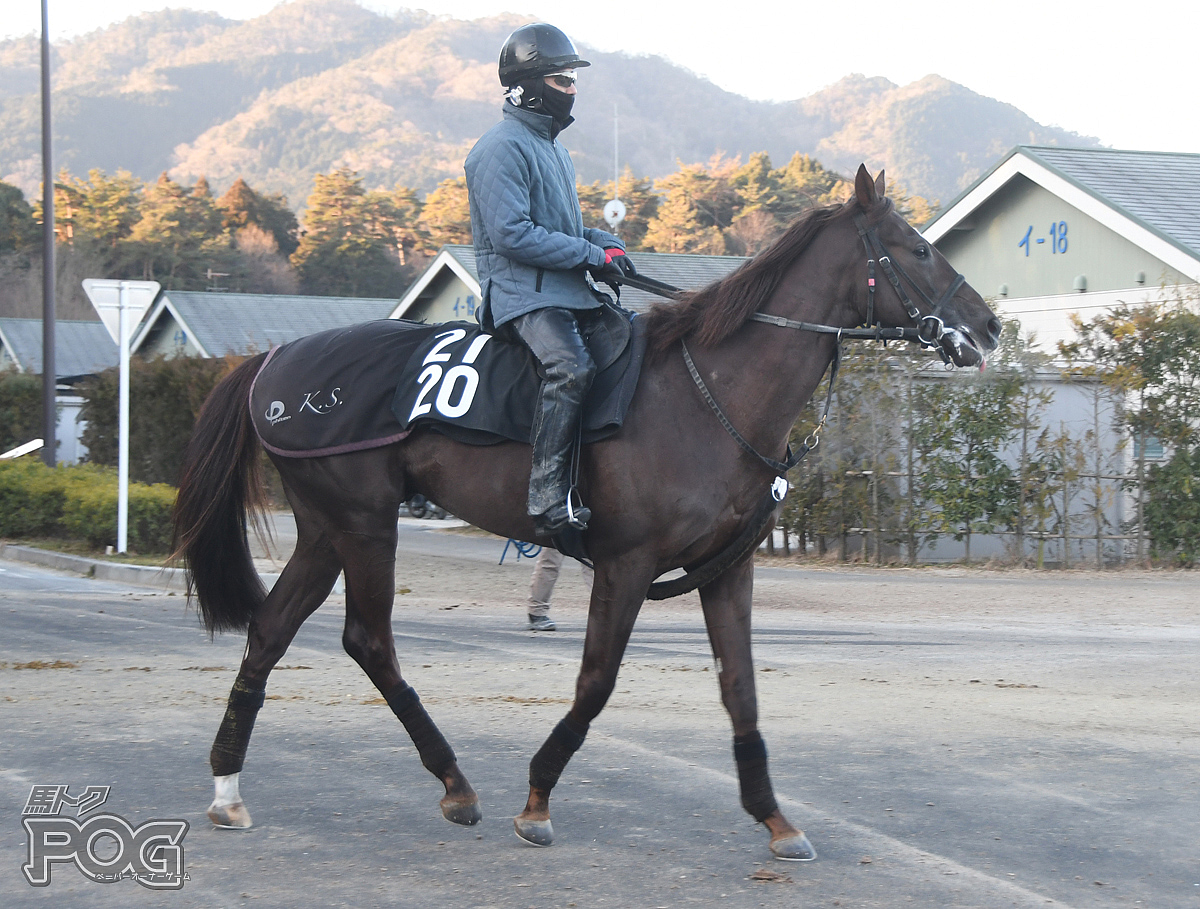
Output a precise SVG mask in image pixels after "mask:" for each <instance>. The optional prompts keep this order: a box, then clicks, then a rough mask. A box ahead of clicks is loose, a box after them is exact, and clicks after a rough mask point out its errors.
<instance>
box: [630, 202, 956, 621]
mask: <svg viewBox="0 0 1200 909" xmlns="http://www.w3.org/2000/svg"><path fill="white" fill-rule="evenodd" d="M854 223H855V227H856V228H857V229H858V234H859V237H861V238H862V241H863V247H864V249H865V250H866V253H867V319H866V324H865V325H863V326H860V327H858V328H843V327H839V326H836V325H823V324H821V323H818V322H801V321H798V320H796V319H787V318H784V317H783V316H776V315H771V314H770V313H763V312H755V313H752V314H751V315H750V320H751V321H754V322H762V323H765V324H767V325H774V326H776V327H777V328H790V329H793V330H795V331H808V332H814V333H816V334H824V335H834V336H836V339H837V340H836V342H835V343H834V348H833V359H832V360H831V361H830V367H829V389H828V391H827V392H826V394H825V406H824V407H823V408H822V410H821V417H820V419H819V420H818V421H817V425H816V426H815V427H814V428H813V430H812V432H810V433H809V434H808V436H806V437H805V439H804V442H803V443H801V445H800V448H799V450H798V451H796V452H793V451H792V447H791V445H790V444H788V446H787V452H786V454H785V457H784V460H782V461H777V460H775V459H774V458H769V457H767V456H766V455H764V454H762V453H761V452H759V451H758V450H757V449H755V448H754V446H753V445H751V444H750V443H749V442H748V441H746V439H745V437H744V436H742V434H741V433H740V432H738V431H737V428H736V427H735V426H734V425H733V423H731V422H730V420H729V418H728V417H727V416H725V412H724V411H723V410H721V405H720V404H718V403H717V400H716V398H714V397H713V395H712V392H710V391H709V390H708V386H707V385H705V384H704V379H703V378H702V377H701V375H700V370H699V369H697V368H696V364H695V362H694V361H693V360H692V355H691V353H690V352H689V351H688V348H687V344H686V343H685V342H684V341H683V340H682V339H681V340H680V342H679V343H680V347H681V348H682V349H683V361H684V363H685V364H686V365H687V370H688V373H689V374H690V375H691V377H692V381H693V382H694V383H695V384H696V388H697V389H699V391H700V394H701V396H702V397H703V398H704V400H705V402H707V404H708V406H709V407H710V408H711V409H712V412H713V413H714V414H715V415H716V417H717V419H718V420H719V421H720V423H721V425H722V426H723V427H724V428H725V431H726V432H727V433H728V434H729V436H730V437H731V438H732V439H733V440H734V442H736V443H737V445H738V447H739V448H741V449H742V450H743V451H745V452H746V453H747V454H750V455H752V456H754V457H755V458H757V459H758V460H759V461H760V462H761V463H763V464H765V465H766V466H767V467H768V468H769V469H770V470H771V471H773V472H774V473H775V475H776V477H777V479H776V480H775V482H774V483H773V484H772V486H771V489H770V491H769V492H768V494H767V495H766V496H764V497H763V500H762V501H761V502H760V503H759V505H758V507H757V508H756V509H755V512H754V514H753V515H752V517H751V519H750V522H749V523H748V524H747V525H746V526H745V527H744V528H743V529H742V532H741V533H740V534H739V535H738V537H737V539H735V540H734V541H733V542H732V543H730V545H728V546H726V547H725V549H723V550H722V551H721V552H720V553H719V554H718V555H717V556H716V557H715V558H713V559H711V560H710V561H708V562H706V563H705V564H703V565H701V566H699V567H698V568H696V570H695V571H689V572H687V573H686V574H684V575H683V576H682V577H679V578H672V579H670V580H667V581H656V582H654V583H653V584H651V585H650V589H649V591H648V592H647V595H646V596H647V598H648V599H651V600H662V599H667V598H668V597H673V596H678V595H679V594H681V593H687V592H688V591H690V590H695V589H697V588H698V587H703V586H704V585H706V584H708V583H710V582H712V581H713V580H715V579H716V578H717V577H719V576H720V575H721V574H722V573H724V572H725V571H726V570H727V569H728V568H729V567H731V566H732V565H734V564H736V563H737V562H738V561H740V560H741V559H742V558H744V557H745V556H746V555H747V554H749V553H750V552H751V551H752V550H753V549H754V548H755V547H756V546H757V545H758V543H759V538H760V536H761V534H762V532H763V530H764V529H765V528H766V527H767V525H768V523H769V522H770V520H771V516H772V515H773V514H774V512H775V509H776V507H777V506H778V504H779V503H780V502H782V501H783V498H784V496H785V495H786V494H787V488H788V484H787V474H788V472H789V471H791V469H792V468H793V467H795V466H796V465H797V464H799V463H800V462H801V461H802V460H803V459H804V458H805V457H806V456H807V455H808V453H809V452H811V451H812V450H813V449H815V448H816V447H817V445H818V444H819V443H820V441H821V430H823V429H824V428H825V424H826V422H827V420H828V418H829V409H830V407H831V405H832V404H833V389H834V386H835V384H836V382H837V374H838V367H839V366H840V365H841V360H842V341H843V340H846V339H851V340H866V341H883V342H887V341H907V342H910V343H913V344H920V345H921V346H922V347H932V348H936V349H937V350H938V351H939V352H940V353H941V356H942V359H943V360H947V359H948V357H947V354H946V351H945V349H944V348H942V346H941V344H940V342H941V340H942V337H943V336H944V335H945V334H946V325H945V322H944V321H943V320H942V318H941V316H940V315H939V313H940V312H941V310H942V308H943V307H944V306H945V305H946V304H947V303H949V301H950V300H951V299H952V298H953V296H954V294H956V293H957V292H958V289H959V288H960V287H962V285H963V283H964V278H963V276H962V275H956V276H955V279H954V281H952V282H951V284H950V286H949V287H948V288H947V289H946V290H945V291H944V292H943V293H942V295H941V296H940V297H939V298H938V299H937V301H936V302H935V301H934V300H932V299H931V298H930V296H929V295H928V294H927V293H925V291H924V290H923V289H922V288H921V286H920V285H919V284H917V283H916V282H915V281H914V280H913V279H912V278H911V277H910V276H909V275H908V274H906V273H905V272H904V270H903V269H902V268H900V266H898V265H896V264H895V263H894V262H893V261H892V258H891V255H890V254H889V253H888V250H887V247H885V246H884V245H883V241H881V240H880V239H879V236H878V234H877V232H876V229H875V228H874V227H868V226H867V224H866V221H865V220H864V219H863V217H862V215H861V214H856V215H855V216H854ZM876 262H878V264H879V265H880V267H882V269H883V272H884V274H885V275H886V276H887V279H888V282H889V283H890V284H891V285H892V288H893V289H894V290H895V292H896V295H897V297H898V298H899V299H900V303H901V305H903V307H904V310H905V312H906V313H907V314H908V317H909V318H910V319H912V320H913V321H914V322H915V323H916V327H915V328H899V327H896V328H885V327H884V326H882V325H880V324H878V323H876V322H875V265H876ZM902 278H903V279H904V281H907V282H908V283H909V284H911V285H912V287H913V289H915V290H916V292H917V293H918V294H920V296H921V298H922V299H924V300H925V302H926V303H928V304H929V306H930V307H931V310H930V312H929V314H928V315H925V316H922V315H921V311H920V310H919V309H917V307H916V304H914V303H913V302H912V299H911V298H910V297H909V296H908V293H907V292H906V291H905V290H904V285H903V283H902V281H901V279H902ZM619 283H621V284H626V285H628V286H630V287H633V288H636V289H638V290H643V291H646V292H647V293H652V294H655V295H657V296H660V297H665V298H667V299H677V298H678V297H679V296H680V295H682V294H683V293H684V291H683V290H682V289H681V288H678V287H675V286H673V285H671V284H667V283H666V282H665V281H659V280H656V279H654V278H649V277H647V276H645V275H624V276H622V277H621V278H620V279H619Z"/></svg>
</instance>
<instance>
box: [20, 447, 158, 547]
mask: <svg viewBox="0 0 1200 909" xmlns="http://www.w3.org/2000/svg"><path fill="white" fill-rule="evenodd" d="M174 505H175V490H174V489H172V488H171V487H170V486H167V485H165V484H162V483H155V484H153V485H149V486H147V485H145V484H142V483H130V484H129V534H128V544H129V549H130V550H132V551H135V552H138V553H141V554H144V555H150V554H153V553H165V552H169V551H170V549H171V510H172V508H173V507H174ZM0 537H8V538H25V537H52V538H60V539H69V540H82V541H84V542H86V543H88V544H89V545H91V546H93V547H95V548H97V549H100V548H102V547H104V546H115V545H116V542H117V474H116V471H114V470H111V469H108V468H104V467H98V466H96V465H91V464H83V465H80V466H78V467H64V466H59V467H54V468H51V467H47V466H46V465H45V464H43V463H42V462H41V461H38V460H36V459H34V458H31V457H24V458H18V459H16V460H14V461H0Z"/></svg>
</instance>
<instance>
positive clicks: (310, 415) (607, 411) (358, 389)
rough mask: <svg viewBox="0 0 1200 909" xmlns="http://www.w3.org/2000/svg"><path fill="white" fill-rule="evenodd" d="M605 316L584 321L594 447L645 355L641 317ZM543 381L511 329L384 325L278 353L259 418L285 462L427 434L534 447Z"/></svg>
mask: <svg viewBox="0 0 1200 909" xmlns="http://www.w3.org/2000/svg"><path fill="white" fill-rule="evenodd" d="M600 313H601V315H600V316H599V317H598V318H594V319H589V320H586V324H584V325H583V326H582V327H583V328H584V332H583V334H584V339H585V341H586V342H587V344H588V349H589V350H590V351H591V352H592V356H593V358H594V359H595V361H596V365H597V375H596V378H595V380H594V381H593V383H592V388H591V391H590V393H589V394H588V397H587V400H586V401H585V402H584V417H583V441H584V443H585V444H586V443H590V442H595V441H599V440H600V439H603V438H605V437H606V436H609V435H611V434H613V433H614V432H616V431H617V430H618V429H619V428H620V427H621V424H622V422H623V421H624V419H625V414H626V412H627V410H628V408H629V403H630V401H632V399H633V393H634V390H635V388H636V386H637V380H638V377H639V375H640V374H641V369H642V362H643V360H644V357H645V352H646V339H645V335H644V332H643V331H642V330H641V327H640V325H639V320H637V319H636V318H633V317H632V316H633V314H632V313H630V312H628V311H626V310H623V309H619V308H617V307H615V306H611V305H606V306H604V307H602V309H601V310H600ZM540 386H541V379H540V378H539V376H538V373H537V364H536V363H535V362H534V359H533V356H532V355H531V354H530V353H529V351H528V349H526V348H525V346H524V345H523V344H521V343H520V342H519V341H516V340H515V339H510V338H509V337H508V336H507V332H504V331H503V330H501V331H500V332H498V333H495V334H488V333H486V332H484V331H482V330H481V329H480V327H479V326H478V325H476V324H475V323H473V322H448V323H445V324H439V325H425V324H423V323H419V322H409V321H405V320H400V319H383V320H379V321H376V322H364V323H361V324H358V325H352V326H349V327H347V328H338V329H331V330H329V331H323V332H319V333H317V334H314V335H309V336H307V337H305V338H300V339H299V340H297V341H292V342H290V343H288V344H284V345H281V346H280V347H276V348H274V349H272V350H271V352H270V354H268V356H267V359H266V360H265V361H264V362H263V365H262V368H261V369H260V370H259V372H258V376H257V377H256V378H255V380H254V386H253V388H252V389H251V391H250V411H251V414H252V417H253V421H254V428H255V430H256V432H257V433H258V436H259V438H260V439H261V440H262V443H263V447H265V448H266V449H267V450H268V451H270V452H272V453H273V454H276V455H279V456H281V457H287V458H315V457H324V456H327V455H334V454H345V453H348V452H352V451H359V450H363V449H368V448H378V447H382V446H384V445H390V444H392V443H394V442H398V441H400V440H401V439H404V438H406V437H407V436H408V435H409V434H410V433H411V432H413V431H414V430H415V429H417V428H418V427H427V428H429V429H432V430H434V431H437V432H441V433H444V434H445V435H447V436H450V437H451V438H454V439H456V440H457V441H460V442H464V443H467V444H471V445H493V444H496V443H498V442H501V441H504V440H506V439H507V440H513V441H517V442H525V443H528V442H529V441H530V437H531V434H532V428H533V414H534V407H535V405H536V403H537V401H538V392H539V389H540Z"/></svg>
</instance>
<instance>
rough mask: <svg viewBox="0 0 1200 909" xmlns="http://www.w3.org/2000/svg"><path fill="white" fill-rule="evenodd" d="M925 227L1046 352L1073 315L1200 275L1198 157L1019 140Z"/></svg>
mask: <svg viewBox="0 0 1200 909" xmlns="http://www.w3.org/2000/svg"><path fill="white" fill-rule="evenodd" d="M922 233H923V234H924V235H925V237H926V238H927V239H928V240H930V241H931V242H932V243H933V244H934V245H935V246H936V247H937V248H938V249H939V250H940V251H941V252H942V253H943V254H944V255H945V256H946V258H947V259H949V260H950V261H951V263H953V264H954V266H955V267H956V268H957V269H958V270H959V271H960V272H962V274H963V275H964V276H965V277H966V279H967V281H968V283H970V284H971V286H972V287H974V288H975V289H976V290H978V291H979V292H980V293H981V294H983V296H984V297H987V298H988V299H989V300H993V301H994V302H995V306H996V308H997V309H998V310H999V312H1000V314H1001V315H1002V316H1004V317H1005V318H1015V319H1018V320H1020V322H1021V327H1022V330H1023V331H1024V332H1027V333H1028V332H1032V333H1033V334H1034V335H1035V336H1036V340H1037V342H1038V344H1039V346H1040V347H1041V348H1042V349H1043V350H1045V351H1046V352H1048V353H1054V352H1055V351H1056V350H1057V345H1058V342H1059V341H1067V340H1071V338H1072V337H1073V336H1074V332H1073V329H1072V326H1071V318H1070V317H1071V314H1073V313H1074V314H1078V316H1079V317H1081V318H1083V319H1084V320H1087V319H1090V318H1092V317H1094V316H1097V315H1101V314H1103V313H1104V312H1106V311H1108V310H1109V309H1110V308H1111V307H1113V306H1115V305H1118V304H1121V303H1127V304H1131V305H1137V304H1141V303H1147V302H1154V301H1161V300H1169V299H1175V298H1178V297H1181V296H1182V297H1185V298H1186V297H1187V296H1188V295H1190V294H1193V293H1194V292H1195V291H1196V290H1197V289H1198V288H1197V287H1196V284H1197V282H1198V281H1200V155H1197V154H1175V153H1168V152H1142V151H1119V150H1116V149H1109V148H1055V147H1049V146H1024V145H1023V146H1018V147H1017V148H1014V149H1013V150H1012V151H1010V152H1009V153H1008V154H1007V155H1006V156H1005V157H1004V158H1003V159H1001V160H1000V162H999V163H997V164H996V165H995V166H994V167H993V168H992V169H991V170H989V171H988V172H987V173H986V174H984V175H983V176H982V177H980V178H979V180H977V181H976V182H975V183H974V185H972V186H971V187H970V188H969V189H968V190H967V191H966V192H964V193H963V194H962V195H961V196H959V197H958V198H957V199H955V200H954V201H953V202H951V203H950V204H949V205H948V206H947V207H946V208H945V209H944V210H943V211H942V212H941V213H940V214H939V215H938V216H937V217H936V218H934V219H933V220H932V221H931V222H929V223H928V224H927V225H926V226H925V228H924V230H923V231H922Z"/></svg>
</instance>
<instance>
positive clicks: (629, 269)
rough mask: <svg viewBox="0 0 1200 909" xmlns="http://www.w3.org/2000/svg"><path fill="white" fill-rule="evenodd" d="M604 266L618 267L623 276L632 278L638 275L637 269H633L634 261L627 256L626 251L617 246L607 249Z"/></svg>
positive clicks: (605, 250)
mask: <svg viewBox="0 0 1200 909" xmlns="http://www.w3.org/2000/svg"><path fill="white" fill-rule="evenodd" d="M604 264H605V265H614V266H616V267H617V268H618V269H619V270H620V272H621V274H622V275H627V276H630V277H632V276H633V275H636V274H637V269H636V268H634V267H633V261H632V260H631V259H630V258H629V256H627V255H625V250H623V249H621V248H620V247H617V246H608V247H605V249H604Z"/></svg>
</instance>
